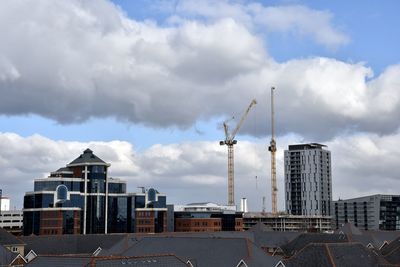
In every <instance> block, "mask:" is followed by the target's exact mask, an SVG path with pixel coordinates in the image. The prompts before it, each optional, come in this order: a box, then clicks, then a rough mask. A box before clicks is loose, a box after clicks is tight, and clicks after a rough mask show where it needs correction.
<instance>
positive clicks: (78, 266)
mask: <svg viewBox="0 0 400 267" xmlns="http://www.w3.org/2000/svg"><path fill="white" fill-rule="evenodd" d="M89 262H90V257H83V256H61V255H58V256H55V255H53V256H49V255H39V256H37V257H36V258H34V259H33V260H32V261H30V262H28V263H27V264H26V265H25V266H39V267H47V266H48V267H67V266H68V267H82V266H88V265H87V264H88V263H89Z"/></svg>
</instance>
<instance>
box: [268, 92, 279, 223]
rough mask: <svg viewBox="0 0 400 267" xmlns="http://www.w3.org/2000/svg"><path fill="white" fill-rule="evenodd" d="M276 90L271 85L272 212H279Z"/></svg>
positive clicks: (269, 148)
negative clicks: (277, 203)
mask: <svg viewBox="0 0 400 267" xmlns="http://www.w3.org/2000/svg"><path fill="white" fill-rule="evenodd" d="M274 91H275V87H271V142H270V143H269V147H268V150H269V151H270V152H271V197H272V214H274V215H275V214H276V213H277V207H276V206H277V205H276V202H277V201H276V195H277V193H278V188H277V186H276V142H275V110H274Z"/></svg>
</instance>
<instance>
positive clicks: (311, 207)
mask: <svg viewBox="0 0 400 267" xmlns="http://www.w3.org/2000/svg"><path fill="white" fill-rule="evenodd" d="M324 147H326V146H325V145H321V144H316V143H310V144H298V145H290V146H289V149H288V150H285V199H286V211H287V212H288V213H289V214H292V215H307V216H309V215H322V216H330V215H331V203H332V172H331V153H330V151H328V150H326V149H325V148H324Z"/></svg>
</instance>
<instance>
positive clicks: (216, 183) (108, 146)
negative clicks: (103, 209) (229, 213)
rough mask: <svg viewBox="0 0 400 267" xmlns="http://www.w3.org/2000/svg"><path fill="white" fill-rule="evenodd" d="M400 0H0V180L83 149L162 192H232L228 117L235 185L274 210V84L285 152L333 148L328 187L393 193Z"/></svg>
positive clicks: (254, 202)
mask: <svg viewBox="0 0 400 267" xmlns="http://www.w3.org/2000/svg"><path fill="white" fill-rule="evenodd" d="M399 7H400V3H399V2H398V1H396V0H393V1H389V0H384V1H379V2H377V1H364V2H363V4H362V5H358V4H356V3H344V2H343V1H334V2H333V1H329V2H328V1H312V0H310V1H296V0H293V1H291V0H275V1H246V0H235V1H234V0H232V1H229V0H219V1H214V0H204V1H202V0H171V1H168V0H160V1H155V0H135V1H128V0H116V1H109V0H90V1H86V0H68V1H61V0H60V1H53V0H27V1H26V0H24V1H23V0H4V1H0V33H1V42H0V168H1V170H2V171H1V174H0V187H1V188H2V189H3V192H4V194H5V195H8V196H10V197H11V200H12V205H13V206H16V207H17V208H20V207H22V200H23V195H24V192H26V191H31V190H33V179H35V178H44V177H46V176H47V175H48V174H49V172H51V171H54V170H56V169H57V168H59V167H62V166H65V165H66V164H67V163H69V162H71V161H72V160H73V159H74V158H76V157H77V156H79V154H80V153H81V152H82V151H83V150H84V149H86V148H88V147H89V148H91V149H92V150H93V151H94V152H95V154H96V155H98V156H99V157H100V158H102V159H104V160H105V161H107V162H110V163H111V164H112V166H111V168H110V174H111V176H113V177H119V178H122V179H124V180H126V181H127V182H128V189H129V191H131V192H135V191H137V187H138V186H146V187H155V188H157V189H158V190H159V191H161V192H163V193H165V194H167V198H168V202H170V203H176V204H184V203H190V202H198V201H214V202H217V203H221V204H225V203H226V202H227V189H226V188H227V185H226V184H227V181H226V180H227V179H226V175H227V166H226V165H227V164H226V161H227V151H226V150H227V148H226V147H224V146H220V145H219V141H220V140H222V139H224V133H223V129H222V122H223V121H225V120H229V119H230V118H232V117H234V118H235V119H233V120H229V125H230V128H231V129H232V128H234V127H235V125H236V123H237V122H238V119H239V118H240V116H241V114H242V113H243V111H244V110H245V109H246V108H247V106H248V105H249V103H250V101H251V100H252V99H253V98H255V99H257V102H258V104H257V105H256V106H255V107H254V108H253V109H252V110H251V111H250V114H249V116H248V118H247V120H246V121H245V123H244V125H243V127H242V128H241V129H240V131H239V134H238V135H237V140H238V144H237V145H236V147H235V186H236V188H235V189H236V190H235V193H236V194H235V197H236V203H239V199H240V198H241V197H247V198H248V199H249V207H250V210H260V209H261V206H262V198H263V196H266V199H267V203H266V205H267V209H268V210H269V209H270V206H271V205H270V198H271V197H270V176H269V170H270V165H269V162H270V155H269V153H268V151H267V145H268V143H269V140H270V127H269V116H270V113H269V110H270V105H269V101H270V95H269V94H270V87H271V86H275V87H276V88H277V90H276V117H277V118H276V119H277V135H278V136H277V144H278V187H279V193H278V196H279V199H278V200H279V205H278V208H279V209H281V210H282V209H283V208H284V197H283V196H284V194H283V192H284V184H283V161H282V159H283V150H284V149H285V148H287V146H288V145H289V144H294V143H302V142H320V143H323V144H326V145H327V146H328V149H329V150H331V151H332V164H333V198H334V199H337V198H339V197H340V198H349V197H356V196H362V195H366V194H372V193H387V194H398V193H399V188H400V176H399V173H398V171H397V168H396V166H398V164H399V163H400V150H399V144H400V131H399V127H400V120H399V118H400V53H399V52H398V44H399V41H400V40H399V38H400V37H399V36H400V17H399V16H398V14H397V12H398V10H399Z"/></svg>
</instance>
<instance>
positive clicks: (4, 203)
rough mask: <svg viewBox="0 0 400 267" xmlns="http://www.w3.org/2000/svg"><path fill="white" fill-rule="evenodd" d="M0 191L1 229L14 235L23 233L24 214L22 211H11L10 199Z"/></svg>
mask: <svg viewBox="0 0 400 267" xmlns="http://www.w3.org/2000/svg"><path fill="white" fill-rule="evenodd" d="M2 194H3V190H1V189H0V207H1V208H0V228H3V229H5V230H7V231H8V232H10V233H12V234H14V235H20V234H21V233H22V222H23V213H22V210H17V209H15V208H14V209H10V203H11V201H10V198H9V197H6V196H3V195H2Z"/></svg>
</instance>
